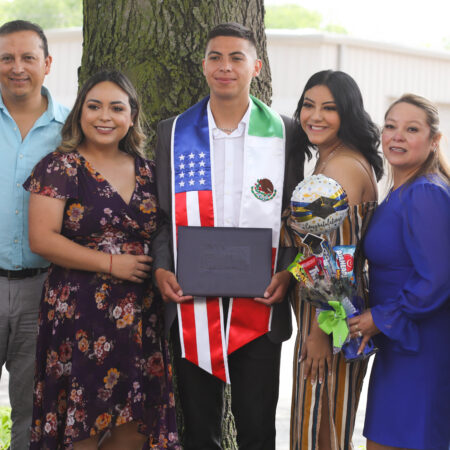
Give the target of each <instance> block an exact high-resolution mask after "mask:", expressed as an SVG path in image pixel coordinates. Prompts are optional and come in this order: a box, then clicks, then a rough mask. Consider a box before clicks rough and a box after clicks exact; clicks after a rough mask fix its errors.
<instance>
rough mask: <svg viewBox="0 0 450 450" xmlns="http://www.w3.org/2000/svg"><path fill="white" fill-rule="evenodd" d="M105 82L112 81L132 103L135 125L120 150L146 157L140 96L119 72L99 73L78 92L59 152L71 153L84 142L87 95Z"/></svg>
mask: <svg viewBox="0 0 450 450" xmlns="http://www.w3.org/2000/svg"><path fill="white" fill-rule="evenodd" d="M103 81H110V82H111V83H114V84H116V85H117V86H118V87H119V88H120V89H122V91H124V92H125V93H126V94H127V95H128V101H129V103H130V108H131V117H132V119H133V123H134V125H133V126H132V127H130V129H129V130H128V133H127V134H126V135H125V137H124V138H123V139H121V141H120V142H119V148H120V150H122V151H123V152H125V153H128V154H130V155H133V156H141V157H144V151H143V147H144V141H145V134H144V133H143V131H142V125H141V121H142V113H141V106H140V103H139V100H138V96H137V93H136V90H135V89H134V86H133V85H132V83H131V81H130V80H129V79H128V78H127V77H126V76H125V75H124V74H123V73H122V72H119V71H117V70H102V71H100V72H97V73H96V74H94V75H92V76H91V77H90V78H89V79H88V80H87V81H86V82H85V83H84V84H83V86H82V87H81V89H80V91H79V92H78V95H77V98H76V100H75V104H74V106H73V108H72V111H70V113H69V115H68V116H67V119H66V122H65V123H64V126H63V128H62V131H61V135H62V141H61V144H60V145H59V147H58V148H57V150H58V151H60V152H64V153H66V152H71V151H73V150H75V149H76V148H77V147H78V146H79V145H80V144H81V143H82V142H83V140H84V133H83V130H82V129H81V125H80V118H81V110H82V108H83V104H84V101H85V100H86V95H87V93H88V92H89V91H90V90H91V89H92V88H93V87H94V86H96V85H97V84H99V83H102V82H103Z"/></svg>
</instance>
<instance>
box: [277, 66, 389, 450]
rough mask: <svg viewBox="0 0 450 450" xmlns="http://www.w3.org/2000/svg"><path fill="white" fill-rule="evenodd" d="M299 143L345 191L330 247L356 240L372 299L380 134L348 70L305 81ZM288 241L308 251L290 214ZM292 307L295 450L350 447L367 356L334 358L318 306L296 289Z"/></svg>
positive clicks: (318, 169)
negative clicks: (367, 237)
mask: <svg viewBox="0 0 450 450" xmlns="http://www.w3.org/2000/svg"><path fill="white" fill-rule="evenodd" d="M295 120H297V122H298V124H299V127H300V128H301V130H300V131H301V141H300V148H304V147H309V148H311V149H313V150H315V151H316V152H317V163H316V166H315V169H314V174H323V175H325V176H327V177H330V178H333V179H334V180H336V181H337V182H338V183H339V184H340V185H341V186H342V187H343V188H344V190H345V191H346V193H347V196H348V200H349V205H350V208H349V213H348V216H347V217H346V219H345V220H344V222H343V224H342V225H341V226H340V227H339V228H338V229H337V230H336V231H334V232H333V233H332V234H331V236H329V237H328V238H329V239H330V240H331V242H330V244H331V246H334V245H356V253H355V273H356V280H357V289H358V292H359V294H360V295H361V297H363V298H366V295H365V294H366V293H365V282H364V275H363V268H364V258H363V257H362V255H361V253H360V243H361V239H362V237H363V235H364V232H365V230H366V228H367V224H368V222H369V220H370V217H371V215H372V213H373V211H374V209H375V207H376V202H377V184H376V180H377V179H379V178H380V177H381V175H382V172H383V169H382V159H381V156H380V155H379V153H378V150H377V149H378V144H379V132H378V129H377V127H376V126H375V124H374V123H373V122H372V121H371V119H370V117H369V115H368V114H367V112H366V111H365V110H364V106H363V100H362V95H361V92H360V90H359V88H358V86H357V84H356V83H355V81H354V80H353V79H352V78H351V77H350V76H349V75H347V74H346V73H344V72H339V71H331V70H327V71H322V72H318V73H316V74H314V75H313V76H312V77H311V78H310V79H309V80H308V82H307V84H306V86H305V89H304V91H303V93H302V95H301V98H300V100H299V103H298V106H297V110H296V112H295ZM284 224H285V226H284V227H283V234H282V240H283V241H282V242H283V245H284V246H286V247H292V246H294V247H298V248H299V249H301V251H302V252H303V253H304V254H305V256H307V255H308V251H309V249H308V248H307V247H306V246H305V245H304V244H303V243H302V237H304V235H302V233H301V232H300V231H299V229H298V228H297V226H296V223H295V222H294V221H293V220H292V219H291V218H290V214H289V211H286V212H285V221H284ZM292 302H293V303H292V304H293V308H294V311H295V315H296V318H297V325H298V333H297V340H296V345H295V353H294V383H293V396H292V413H291V449H295V450H300V449H302V450H303V449H320V450H328V449H331V450H348V449H351V448H352V444H351V437H352V434H353V428H354V423H355V415H356V410H357V406H358V401H359V395H360V392H361V387H362V381H363V377H364V375H365V372H366V368H367V361H357V362H353V363H346V361H345V358H344V356H343V355H342V354H341V353H338V354H336V355H333V352H332V346H331V341H330V338H329V336H328V335H326V334H325V333H324V332H323V331H322V330H321V329H320V328H319V327H318V324H317V320H316V318H315V308H314V307H312V306H311V305H310V304H309V303H307V302H303V301H302V299H301V287H300V285H299V284H297V285H296V286H295V289H293V293H292Z"/></svg>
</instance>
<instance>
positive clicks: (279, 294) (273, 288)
mask: <svg viewBox="0 0 450 450" xmlns="http://www.w3.org/2000/svg"><path fill="white" fill-rule="evenodd" d="M291 276H292V275H291V273H290V272H288V271H287V270H283V271H281V272H277V273H276V274H275V275H274V276H273V277H272V280H271V281H270V284H269V286H267V289H266V292H264V297H262V298H261V297H256V298H255V299H254V300H255V301H256V302H260V303H264V304H265V305H273V304H274V303H281V302H282V301H283V299H284V297H285V296H286V292H287V290H288V287H289V283H290V282H291Z"/></svg>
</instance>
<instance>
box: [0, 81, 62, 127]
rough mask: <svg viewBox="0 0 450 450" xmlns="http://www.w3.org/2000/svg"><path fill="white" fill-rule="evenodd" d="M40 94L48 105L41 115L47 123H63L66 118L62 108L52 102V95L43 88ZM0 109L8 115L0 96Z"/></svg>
mask: <svg viewBox="0 0 450 450" xmlns="http://www.w3.org/2000/svg"><path fill="white" fill-rule="evenodd" d="M41 94H42V95H45V96H46V97H47V101H48V105H47V110H46V111H45V112H44V114H43V115H45V116H46V117H47V118H48V120H49V121H51V120H56V122H59V123H64V122H65V120H66V117H65V115H64V113H63V111H62V108H61V107H60V106H59V105H58V104H57V103H55V102H54V100H53V97H52V95H51V94H50V91H49V90H48V89H47V88H46V87H45V86H42V87H41ZM0 109H2V110H3V111H4V112H7V113H8V115H9V111H8V108H7V107H6V106H5V104H4V103H3V98H2V96H1V95H0Z"/></svg>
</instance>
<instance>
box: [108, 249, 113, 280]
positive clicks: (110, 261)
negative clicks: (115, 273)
mask: <svg viewBox="0 0 450 450" xmlns="http://www.w3.org/2000/svg"><path fill="white" fill-rule="evenodd" d="M112 257H113V255H112V253H110V254H109V274H110V275H111V271H112Z"/></svg>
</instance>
